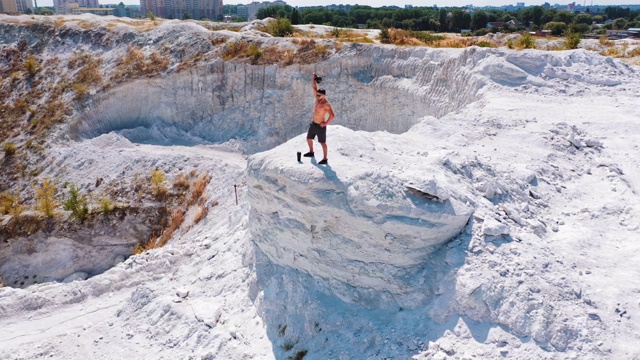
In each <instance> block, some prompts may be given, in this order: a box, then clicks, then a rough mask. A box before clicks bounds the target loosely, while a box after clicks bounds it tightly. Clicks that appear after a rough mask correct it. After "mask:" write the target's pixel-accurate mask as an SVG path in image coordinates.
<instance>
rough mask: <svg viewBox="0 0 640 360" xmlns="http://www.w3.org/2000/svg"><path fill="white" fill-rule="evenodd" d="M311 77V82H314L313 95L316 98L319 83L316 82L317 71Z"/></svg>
mask: <svg viewBox="0 0 640 360" xmlns="http://www.w3.org/2000/svg"><path fill="white" fill-rule="evenodd" d="M311 78H312V81H311V83H312V84H313V97H314V98H315V97H316V94H317V93H318V84H316V73H313V75H312V77H311Z"/></svg>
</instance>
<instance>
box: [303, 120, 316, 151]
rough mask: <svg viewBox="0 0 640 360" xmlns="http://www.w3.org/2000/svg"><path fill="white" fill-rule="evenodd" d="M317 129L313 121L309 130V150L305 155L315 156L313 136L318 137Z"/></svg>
mask: <svg viewBox="0 0 640 360" xmlns="http://www.w3.org/2000/svg"><path fill="white" fill-rule="evenodd" d="M315 130H316V129H315V128H314V127H313V123H311V125H309V131H308V132H307V145H309V152H308V153H306V154H304V157H313V138H315V137H316V131H315Z"/></svg>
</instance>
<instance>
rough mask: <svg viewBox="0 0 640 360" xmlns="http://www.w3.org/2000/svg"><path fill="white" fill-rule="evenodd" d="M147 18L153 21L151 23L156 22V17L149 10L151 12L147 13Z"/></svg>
mask: <svg viewBox="0 0 640 360" xmlns="http://www.w3.org/2000/svg"><path fill="white" fill-rule="evenodd" d="M147 17H148V18H149V19H151V21H156V15H155V14H154V13H153V11H151V10H149V12H147Z"/></svg>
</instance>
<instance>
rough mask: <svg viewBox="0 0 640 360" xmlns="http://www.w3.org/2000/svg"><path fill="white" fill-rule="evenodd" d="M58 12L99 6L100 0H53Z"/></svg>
mask: <svg viewBox="0 0 640 360" xmlns="http://www.w3.org/2000/svg"><path fill="white" fill-rule="evenodd" d="M53 7H54V8H55V10H56V13H57V14H71V13H72V9H75V8H94V9H95V8H99V7H100V4H99V3H98V0H53Z"/></svg>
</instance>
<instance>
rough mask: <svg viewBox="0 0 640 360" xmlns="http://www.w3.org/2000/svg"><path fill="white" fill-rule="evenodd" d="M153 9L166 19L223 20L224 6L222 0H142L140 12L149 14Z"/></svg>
mask: <svg viewBox="0 0 640 360" xmlns="http://www.w3.org/2000/svg"><path fill="white" fill-rule="evenodd" d="M149 11H151V12H152V13H153V14H154V15H155V16H157V17H161V18H165V19H182V18H184V17H185V16H189V17H190V18H192V19H203V18H207V19H210V20H222V17H223V15H224V8H223V4H222V0H140V12H141V13H142V14H143V16H147V14H148V12H149Z"/></svg>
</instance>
